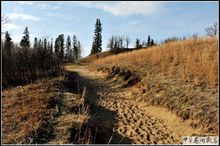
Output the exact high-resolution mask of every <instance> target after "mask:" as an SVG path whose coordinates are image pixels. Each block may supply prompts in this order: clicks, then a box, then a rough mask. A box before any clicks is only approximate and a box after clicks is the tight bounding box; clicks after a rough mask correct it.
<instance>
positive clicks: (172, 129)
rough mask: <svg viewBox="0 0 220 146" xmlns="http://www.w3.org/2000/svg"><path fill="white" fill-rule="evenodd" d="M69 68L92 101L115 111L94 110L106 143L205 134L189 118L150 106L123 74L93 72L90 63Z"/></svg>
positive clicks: (160, 140)
mask: <svg viewBox="0 0 220 146" xmlns="http://www.w3.org/2000/svg"><path fill="white" fill-rule="evenodd" d="M66 69H67V70H69V71H73V72H76V73H77V75H78V80H79V82H80V86H86V87H87V89H88V95H89V96H88V100H90V102H91V103H93V104H94V105H97V106H99V107H102V108H103V109H105V110H109V111H112V112H113V113H111V112H103V110H101V111H100V108H99V110H95V111H96V112H95V113H96V116H97V118H94V119H95V122H94V124H95V126H97V127H98V129H99V131H101V133H102V135H103V138H104V137H105V138H104V139H103V142H104V143H133V144H147V143H149V144H174V143H181V142H182V136H190V135H203V134H204V133H203V132H202V129H201V128H200V127H194V128H192V127H191V125H190V122H189V121H183V120H182V119H181V118H180V117H178V116H176V115H175V114H174V113H172V112H170V111H168V110H167V109H166V108H163V107H158V106H150V105H149V104H148V102H145V101H144V100H143V98H142V96H141V94H142V93H140V92H139V93H138V94H137V93H136V91H137V86H130V87H129V86H125V84H127V83H125V81H124V79H122V78H119V77H116V76H113V77H108V74H103V73H101V72H92V71H91V70H88V68H87V66H81V67H79V66H78V67H76V66H68V67H67V68H66ZM93 110H94V109H93ZM103 113H104V114H103ZM112 116H114V117H112ZM111 129H112V130H111ZM118 135H121V136H120V137H122V138H121V139H120V138H118Z"/></svg>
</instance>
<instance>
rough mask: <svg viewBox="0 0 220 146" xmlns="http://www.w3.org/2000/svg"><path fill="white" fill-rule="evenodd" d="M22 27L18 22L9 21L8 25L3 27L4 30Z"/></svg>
mask: <svg viewBox="0 0 220 146" xmlns="http://www.w3.org/2000/svg"><path fill="white" fill-rule="evenodd" d="M21 28H22V27H21V26H19V25H17V24H12V23H8V24H6V25H4V27H3V29H4V30H15V29H21Z"/></svg>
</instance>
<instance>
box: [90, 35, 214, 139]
mask: <svg viewBox="0 0 220 146" xmlns="http://www.w3.org/2000/svg"><path fill="white" fill-rule="evenodd" d="M90 69H97V70H98V71H100V70H101V71H104V72H107V73H110V77H111V76H116V77H120V78H121V77H124V78H125V76H126V73H128V72H130V76H132V75H133V74H134V73H135V72H138V73H139V74H141V75H142V79H141V82H138V84H136V85H135V86H133V88H129V91H127V92H131V90H132V89H134V93H132V94H133V95H135V96H134V98H135V97H136V96H137V97H140V98H142V101H143V102H145V103H147V104H150V105H154V106H160V107H165V108H167V109H169V110H171V111H172V112H174V113H175V114H176V115H177V116H178V117H180V118H181V119H182V120H183V121H185V120H191V126H192V127H193V128H198V127H200V128H201V129H202V130H203V132H202V134H210V133H211V134H213V135H216V134H217V133H218V116H217V115H218V92H217V86H218V38H199V39H190V40H185V41H178V42H171V43H167V44H164V45H161V46H155V47H151V48H148V49H142V50H137V51H133V52H128V53H124V54H119V55H115V56H111V57H106V58H103V59H100V60H97V61H96V62H94V63H93V64H91V65H90ZM124 82H128V80H125V79H124ZM132 92H133V91H132Z"/></svg>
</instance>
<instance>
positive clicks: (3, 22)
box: [1, 14, 10, 34]
mask: <svg viewBox="0 0 220 146" xmlns="http://www.w3.org/2000/svg"><path fill="white" fill-rule="evenodd" d="M9 21H10V19H9V17H8V16H5V15H4V14H2V17H1V27H2V28H3V27H5V25H6V24H7V23H8V22H9ZM4 33H5V32H1V34H4Z"/></svg>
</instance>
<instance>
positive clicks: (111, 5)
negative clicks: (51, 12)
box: [71, 1, 162, 16]
mask: <svg viewBox="0 0 220 146" xmlns="http://www.w3.org/2000/svg"><path fill="white" fill-rule="evenodd" d="M71 3H73V4H78V5H80V6H83V7H89V8H94V7H95V8H98V9H101V10H103V11H105V12H109V13H111V14H113V15H120V16H127V15H133V14H144V15H151V14H155V13H158V12H160V10H161V8H162V3H161V2H147V1H121V2H92V1H90V2H88V1H87V2H84V1H75V2H71Z"/></svg>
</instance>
